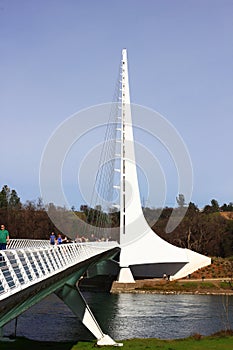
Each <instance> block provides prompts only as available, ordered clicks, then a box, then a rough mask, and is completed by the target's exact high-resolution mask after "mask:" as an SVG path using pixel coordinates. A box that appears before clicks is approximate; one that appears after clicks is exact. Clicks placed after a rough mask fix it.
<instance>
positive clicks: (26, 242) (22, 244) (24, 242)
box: [7, 238, 50, 249]
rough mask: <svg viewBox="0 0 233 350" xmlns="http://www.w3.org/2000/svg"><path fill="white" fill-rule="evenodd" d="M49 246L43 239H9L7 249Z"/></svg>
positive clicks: (47, 241)
mask: <svg viewBox="0 0 233 350" xmlns="http://www.w3.org/2000/svg"><path fill="white" fill-rule="evenodd" d="M49 246H50V242H49V240H45V239H14V238H13V239H11V240H10V243H9V244H8V246H7V249H25V248H46V247H49Z"/></svg>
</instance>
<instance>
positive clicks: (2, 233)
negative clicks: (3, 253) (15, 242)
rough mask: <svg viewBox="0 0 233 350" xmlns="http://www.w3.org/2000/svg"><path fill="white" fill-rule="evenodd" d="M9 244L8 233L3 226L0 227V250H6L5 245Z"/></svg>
mask: <svg viewBox="0 0 233 350" xmlns="http://www.w3.org/2000/svg"><path fill="white" fill-rule="evenodd" d="M9 242H10V235H9V232H8V231H7V230H6V229H5V225H1V230H0V250H6V245H7V244H9Z"/></svg>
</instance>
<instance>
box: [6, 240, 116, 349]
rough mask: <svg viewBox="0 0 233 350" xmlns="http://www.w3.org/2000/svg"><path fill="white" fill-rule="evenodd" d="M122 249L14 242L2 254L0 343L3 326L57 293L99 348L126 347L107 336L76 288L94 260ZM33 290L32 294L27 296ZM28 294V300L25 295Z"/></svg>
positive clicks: (108, 245) (113, 245)
mask: <svg viewBox="0 0 233 350" xmlns="http://www.w3.org/2000/svg"><path fill="white" fill-rule="evenodd" d="M12 247H14V249H12ZM16 247H17V248H16ZM118 247H119V245H118V243H116V242H101V243H100V244H92V243H69V244H61V245H55V246H52V245H50V244H49V242H48V241H42V240H11V243H10V245H9V248H8V249H7V250H2V251H0V340H1V336H3V326H4V325H5V324H6V323H7V322H9V321H10V320H11V319H13V318H15V317H17V315H19V314H20V313H22V312H24V311H25V310H26V309H28V308H29V307H30V306H32V305H33V304H34V303H36V302H38V301H40V300H41V299H42V298H43V297H45V296H46V295H49V294H50V293H51V292H55V293H56V294H57V295H58V296H59V297H60V298H61V299H62V300H63V301H64V302H65V303H66V304H67V305H68V306H69V307H70V308H71V310H72V311H73V312H74V313H75V314H76V315H77V316H78V317H79V318H80V320H81V321H82V323H83V324H84V325H85V326H86V327H87V328H88V329H89V330H90V332H91V333H92V334H93V335H94V336H95V337H96V339H97V345H112V346H122V344H121V343H116V342H115V341H114V340H113V339H112V338H111V337H110V336H108V335H106V334H104V333H103V331H102V330H101V328H100V326H99V324H98V322H97V321H96V319H95V317H94V315H93V314H92V312H91V310H90V308H89V306H88V305H87V303H86V302H85V300H84V298H83V296H82V294H81V293H80V291H79V289H78V288H77V286H76V283H77V277H78V276H81V275H82V273H83V272H84V271H86V269H87V267H88V266H89V264H90V263H91V261H93V258H94V259H95V260H96V261H98V260H99V259H101V257H102V258H103V253H104V254H105V253H107V252H108V251H110V252H111V251H112V250H114V251H115V249H114V248H118ZM108 254H109V253H108ZM105 255H106V254H105ZM85 261H87V262H85ZM88 261H90V262H88ZM85 266H86V267H85ZM66 270H67V271H68V272H67V271H66ZM59 274H61V276H62V277H61V278H63V280H61V281H63V282H60V284H59V282H58V281H59V278H56V280H54V278H55V277H56V276H57V277H59ZM65 276H66V277H65ZM50 278H53V281H51V282H48V283H47V280H48V281H50ZM41 282H42V284H43V285H42V287H41ZM53 283H54V287H53ZM57 283H58V284H57ZM38 286H39V287H38ZM43 286H44V291H43ZM33 288H34V289H33ZM30 290H31V291H32V292H31V294H30V292H29V293H28V292H27V291H30ZM24 291H25V292H26V299H24V298H25V296H23V295H22V294H21V293H24ZM35 291H36V292H35ZM34 293H36V296H35V295H34ZM37 293H38V295H37ZM43 293H44V294H43ZM21 298H22V300H21ZM7 305H8V306H7Z"/></svg>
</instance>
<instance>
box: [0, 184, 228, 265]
mask: <svg viewBox="0 0 233 350" xmlns="http://www.w3.org/2000/svg"><path fill="white" fill-rule="evenodd" d="M177 203H178V208H175V209H173V208H169V207H165V208H164V209H163V210H161V209H151V208H143V211H144V215H145V217H146V219H147V221H148V223H149V224H150V225H151V226H152V229H153V230H154V231H155V232H156V233H157V234H158V235H159V236H160V237H162V238H163V239H165V240H166V241H168V242H170V243H171V244H174V245H176V246H179V247H182V248H189V249H192V250H194V251H196V252H198V253H201V254H205V255H208V256H219V257H223V258H225V257H230V256H233V203H229V204H226V203H225V204H223V205H221V206H220V205H219V204H218V202H217V200H215V199H213V200H212V201H211V203H210V204H207V205H206V206H205V207H204V208H203V209H202V210H200V209H199V208H198V207H197V206H196V205H195V204H194V203H191V202H190V203H189V204H188V205H186V204H185V200H184V197H183V196H182V195H179V197H178V198H177ZM51 206H52V207H55V206H54V205H53V204H49V205H48V206H44V205H43V203H42V200H41V199H38V200H37V201H27V202H26V203H24V204H23V203H21V200H20V198H19V196H18V194H17V192H16V191H15V190H11V189H10V188H9V187H8V186H7V185H5V186H3V187H2V190H1V191H0V222H1V223H3V224H5V225H6V227H7V228H8V230H9V232H10V234H11V237H12V238H30V239H48V238H49V235H50V233H51V232H52V231H54V232H55V233H56V234H58V233H59V231H58V229H57V227H56V226H55V225H54V223H53V222H52V221H51V219H50V218H49V216H48V215H47V211H48V210H49V209H50V207H51ZM184 206H186V207H187V212H186V214H185V217H184V218H183V220H182V221H181V223H180V224H179V226H178V227H176V228H175V229H174V231H173V232H171V233H166V226H167V223H168V221H169V218H170V216H171V213H172V211H173V210H174V211H175V214H177V215H179V211H180V210H181V209H182V207H184ZM55 208H56V209H58V211H59V215H60V216H61V218H62V215H63V213H64V212H66V213H67V211H68V212H72V213H75V214H76V215H77V216H79V217H80V218H81V219H82V220H83V221H86V222H87V223H90V224H91V225H97V226H101V227H104V226H107V227H110V226H114V227H117V226H119V212H115V211H113V212H112V213H109V214H106V213H104V212H103V211H102V209H101V207H100V206H97V207H96V208H94V209H92V208H88V207H87V206H86V205H82V206H81V207H80V211H75V209H74V208H71V209H70V210H67V209H65V208H58V207H55ZM77 233H78V232H77ZM79 234H81V235H82V233H80V232H79ZM73 236H74V237H75V236H76V232H74V235H73ZM113 238H115V237H113Z"/></svg>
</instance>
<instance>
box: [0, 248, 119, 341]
mask: <svg viewBox="0 0 233 350" xmlns="http://www.w3.org/2000/svg"><path fill="white" fill-rule="evenodd" d="M118 251H119V248H118V247H116V248H113V249H111V250H108V251H105V252H103V253H101V254H98V255H95V256H94V257H91V258H89V259H87V260H85V261H83V262H80V263H78V264H76V265H74V266H72V267H69V268H67V269H66V270H64V271H61V272H59V273H57V274H54V275H53V276H52V277H50V278H47V279H45V280H43V281H41V282H38V283H36V284H34V285H32V286H30V287H28V288H25V289H23V290H21V291H19V292H17V293H15V294H14V295H12V296H10V297H8V298H6V299H3V300H1V302H0V329H1V328H2V327H3V326H4V325H5V324H7V323H8V322H9V321H11V320H13V319H14V318H15V317H17V316H19V315H20V314H22V313H23V312H24V311H26V310H27V309H29V308H30V307H31V306H33V305H34V304H36V303H38V302H39V301H41V300H42V299H44V298H45V297H46V296H48V295H49V294H51V293H56V294H57V295H58V296H59V297H60V298H61V299H62V300H63V301H64V302H65V303H66V304H67V305H68V306H69V307H70V308H71V310H72V311H73V312H74V314H75V315H76V316H78V317H79V319H80V320H81V321H82V322H83V324H84V325H85V326H86V327H87V328H88V329H89V330H90V332H92V333H93V335H94V336H95V337H96V338H97V339H98V342H97V344H99V345H102V343H103V345H117V343H115V342H114V341H113V340H112V339H111V338H110V337H108V336H107V335H105V334H104V333H103V332H102V330H101V328H100V326H99V325H98V323H97V322H96V320H95V318H94V316H93V314H92V313H91V311H90V309H89V307H88V305H87V303H86V302H85V300H84V298H83V296H82V295H81V293H80V291H79V289H78V288H77V286H76V285H77V281H78V280H79V279H80V278H81V276H83V274H85V272H86V271H87V269H88V268H91V266H94V265H95V264H96V263H97V262H100V261H103V260H106V259H111V257H112V256H114V255H116V254H117V253H118Z"/></svg>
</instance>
